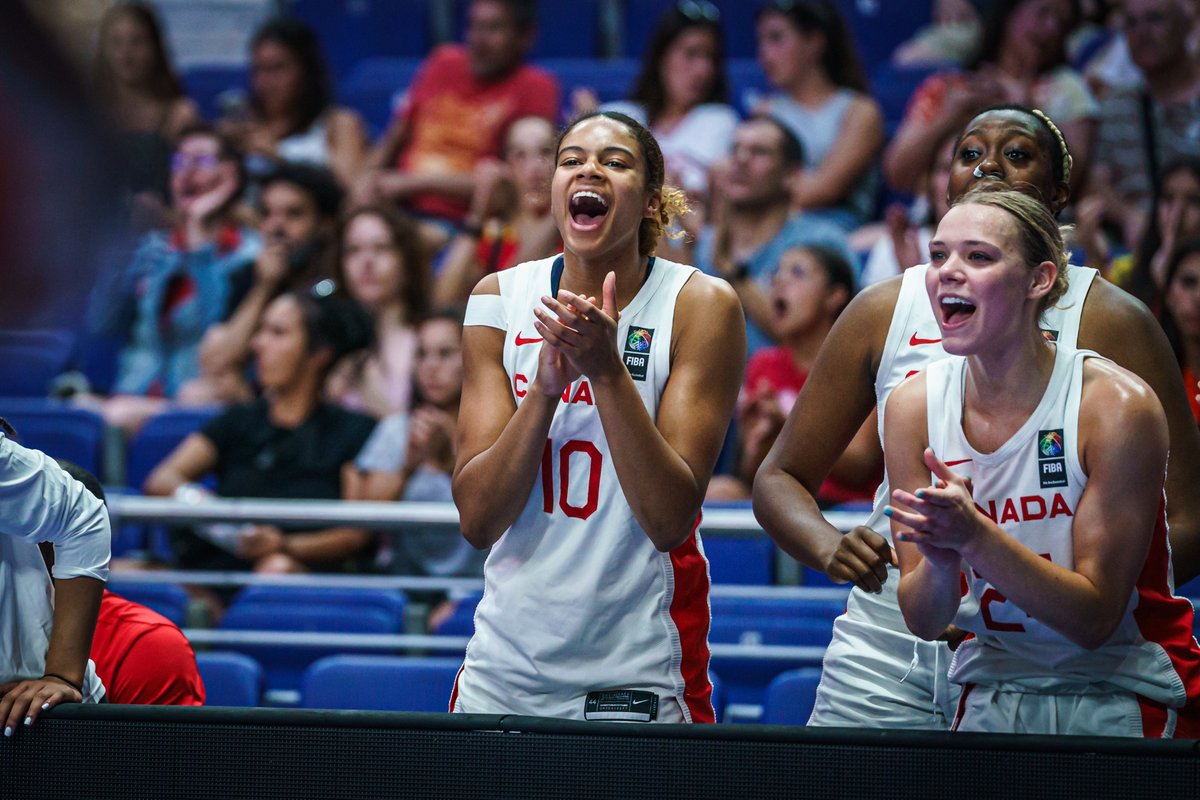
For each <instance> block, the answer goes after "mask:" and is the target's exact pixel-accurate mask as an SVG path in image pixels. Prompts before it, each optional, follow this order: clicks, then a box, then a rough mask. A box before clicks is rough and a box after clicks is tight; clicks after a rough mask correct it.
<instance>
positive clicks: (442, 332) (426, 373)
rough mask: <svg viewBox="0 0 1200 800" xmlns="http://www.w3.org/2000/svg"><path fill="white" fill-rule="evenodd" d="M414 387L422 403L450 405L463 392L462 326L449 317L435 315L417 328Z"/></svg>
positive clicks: (445, 406)
mask: <svg viewBox="0 0 1200 800" xmlns="http://www.w3.org/2000/svg"><path fill="white" fill-rule="evenodd" d="M414 376H415V378H416V382H417V390H418V391H419V392H420V394H421V397H422V398H423V399H424V400H425V402H427V403H429V404H430V405H433V406H437V407H438V408H443V409H445V408H450V407H452V406H454V405H456V404H457V403H458V398H459V395H461V394H462V383H463V361H462V328H461V327H459V325H458V324H457V323H456V322H454V321H453V320H449V319H440V318H435V319H431V320H428V321H426V322H424V323H422V325H421V327H420V329H419V330H418V331H417V359H416V365H415V366H414Z"/></svg>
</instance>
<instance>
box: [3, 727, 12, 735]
mask: <svg viewBox="0 0 1200 800" xmlns="http://www.w3.org/2000/svg"><path fill="white" fill-rule="evenodd" d="M4 735H5V736H12V725H8V726H6V727H5V728H4Z"/></svg>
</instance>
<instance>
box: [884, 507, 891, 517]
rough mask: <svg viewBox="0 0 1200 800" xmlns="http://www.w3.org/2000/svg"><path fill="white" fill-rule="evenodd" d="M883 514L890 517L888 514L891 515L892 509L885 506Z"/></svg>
mask: <svg viewBox="0 0 1200 800" xmlns="http://www.w3.org/2000/svg"><path fill="white" fill-rule="evenodd" d="M883 515H884V516H885V517H890V516H891V515H892V509H890V508H885V509H884V510H883Z"/></svg>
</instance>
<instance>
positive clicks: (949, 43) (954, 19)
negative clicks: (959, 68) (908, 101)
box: [892, 0, 983, 68]
mask: <svg viewBox="0 0 1200 800" xmlns="http://www.w3.org/2000/svg"><path fill="white" fill-rule="evenodd" d="M978 5H982V3H979V2H972V0H934V2H933V19H932V20H931V21H930V23H929V24H928V25H925V26H923V27H922V28H920V29H919V30H918V31H917V32H916V33H915V34H913V36H912V38H911V39H909V40H908V41H905V42H901V43H900V44H899V45H897V46H896V49H895V51H893V52H892V63H893V64H895V65H896V66H898V67H906V68H922V67H941V66H946V65H958V64H962V63H964V62H965V61H966V60H967V59H968V58H970V57H971V54H972V53H974V52H975V50H976V49H977V48H978V47H979V36H980V33H981V28H982V27H983V20H982V19H981V17H980V14H979V9H978V8H977V6H978Z"/></svg>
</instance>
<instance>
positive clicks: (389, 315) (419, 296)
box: [326, 206, 429, 419]
mask: <svg viewBox="0 0 1200 800" xmlns="http://www.w3.org/2000/svg"><path fill="white" fill-rule="evenodd" d="M340 242H341V248H342V250H341V257H340V259H339V263H338V270H339V275H338V284H339V286H341V287H342V291H343V292H344V293H345V294H346V296H348V297H349V298H351V299H352V300H354V301H355V302H357V303H359V304H360V305H362V307H363V308H365V309H366V310H367V312H368V313H369V314H370V315H371V318H372V319H373V321H374V325H375V337H374V344H373V345H372V346H371V347H370V348H368V349H365V350H362V351H361V352H358V353H354V354H353V355H351V356H350V357H348V358H346V359H345V360H344V361H343V362H342V363H341V364H339V365H338V367H337V369H335V370H334V372H333V374H332V375H331V376H330V379H329V384H328V386H327V387H326V390H327V393H328V397H329V398H330V399H331V400H332V401H333V402H335V403H337V404H338V405H340V406H342V407H343V408H348V409H351V410H354V411H359V412H361V413H364V414H370V415H371V416H373V417H375V418H376V419H383V418H384V417H386V416H388V415H389V414H396V413H400V412H405V411H408V410H409V407H410V405H411V402H412V376H413V364H414V360H415V356H416V351H417V324H418V323H420V321H421V319H422V317H424V315H425V310H426V308H427V306H428V303H429V293H428V289H427V288H426V287H427V286H428V285H429V277H428V267H427V265H426V258H425V254H424V252H423V251H422V249H421V242H420V236H419V234H418V231H417V226H416V225H415V224H414V223H413V222H412V220H411V219H409V218H408V217H405V216H403V215H401V214H399V213H397V212H396V211H393V210H392V209H391V208H388V207H387V206H364V207H362V208H358V209H355V210H354V211H351V212H350V214H349V215H348V216H347V217H346V218H345V219H344V220H343V222H342V228H341V236H340Z"/></svg>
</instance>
